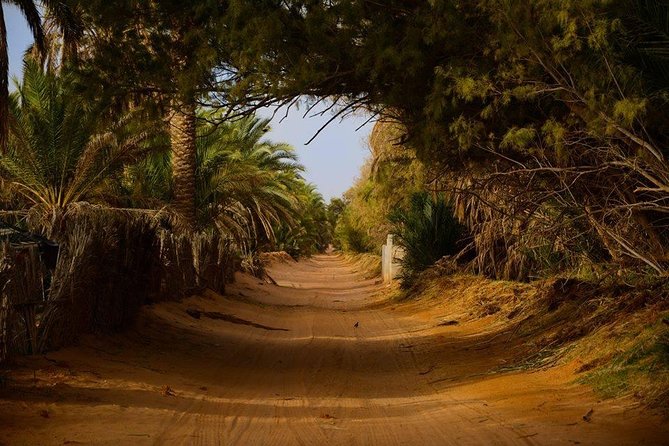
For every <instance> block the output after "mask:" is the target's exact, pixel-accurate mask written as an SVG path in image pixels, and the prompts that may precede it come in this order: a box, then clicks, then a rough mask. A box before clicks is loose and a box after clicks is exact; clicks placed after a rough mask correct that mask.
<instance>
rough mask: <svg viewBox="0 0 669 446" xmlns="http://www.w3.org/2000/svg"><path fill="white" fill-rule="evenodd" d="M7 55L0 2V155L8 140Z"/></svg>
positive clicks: (5, 32) (3, 151)
mask: <svg viewBox="0 0 669 446" xmlns="http://www.w3.org/2000/svg"><path fill="white" fill-rule="evenodd" d="M8 75H9V54H8V53H7V27H6V26H5V15H4V12H3V10H2V2H0V154H2V155H4V154H5V153H7V139H8V138H9V135H8V134H9V82H8V81H7V76H8Z"/></svg>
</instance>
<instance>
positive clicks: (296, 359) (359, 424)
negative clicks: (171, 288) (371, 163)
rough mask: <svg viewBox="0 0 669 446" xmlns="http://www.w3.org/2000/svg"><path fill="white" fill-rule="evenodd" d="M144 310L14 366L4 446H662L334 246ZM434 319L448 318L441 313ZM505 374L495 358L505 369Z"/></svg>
mask: <svg viewBox="0 0 669 446" xmlns="http://www.w3.org/2000/svg"><path fill="white" fill-rule="evenodd" d="M270 274H271V276H272V277H273V278H274V279H275V280H276V282H277V285H273V284H268V283H265V282H260V281H259V280H257V279H254V278H251V277H248V276H241V277H239V280H238V281H237V283H236V284H235V285H234V286H231V288H230V290H229V292H228V296H226V297H221V296H218V295H214V294H212V293H209V294H205V295H204V296H199V297H193V298H190V299H186V300H185V301H183V302H180V303H161V304H156V305H153V306H150V307H147V308H146V309H145V310H144V311H143V313H142V316H141V317H140V320H139V321H138V324H137V326H136V328H134V329H133V330H131V331H129V332H127V333H125V334H123V335H119V336H111V337H103V338H100V337H97V338H93V337H91V338H87V339H84V340H83V341H82V342H81V343H80V345H78V346H76V347H72V348H68V349H64V350H61V351H59V352H54V353H50V354H48V355H47V356H45V357H38V358H27V359H23V360H21V361H22V362H21V363H19V365H18V368H17V369H16V370H15V371H14V372H12V374H11V376H10V382H9V383H7V384H6V389H5V390H3V391H2V399H1V400H0V442H2V443H3V444H6V445H22V444H24V445H51V444H53V445H61V444H96V445H103V444H104V445H107V444H108V445H118V444H128V445H162V444H166V445H318V444H320V445H384V446H385V445H451V444H452V445H468V444H473V445H501V444H527V445H532V444H561V445H569V444H583V445H594V444H602V445H618V444H648V445H653V444H662V443H663V442H666V439H667V438H669V432H667V429H666V428H662V427H658V426H661V423H660V422H659V421H658V419H656V418H653V417H650V416H646V415H644V414H643V413H642V412H639V411H638V409H636V408H635V406H634V403H633V401H632V400H629V401H627V400H616V401H598V399H597V398H596V396H595V395H594V394H593V393H592V391H591V390H589V389H588V388H586V387H584V386H580V385H576V384H573V380H574V378H573V370H572V368H570V366H569V365H565V366H561V367H556V368H552V369H550V370H544V371H538V372H529V371H522V370H521V371H508V372H502V370H503V369H504V367H505V365H506V363H507V361H509V354H508V351H509V350H510V347H509V346H510V345H513V343H514V342H515V341H514V340H513V339H510V338H509V336H506V335H502V334H501V333H502V332H501V331H500V329H499V327H497V326H496V325H495V324H492V323H491V322H490V321H489V320H488V319H486V318H483V319H478V320H471V321H463V322H461V323H455V322H452V323H450V322H448V320H449V315H451V316H452V314H451V313H449V311H450V310H449V307H448V304H447V303H444V302H443V300H439V299H433V300H429V301H414V302H410V303H401V304H398V303H396V302H389V301H386V300H384V299H386V298H385V297H384V288H383V286H382V285H380V284H378V282H377V281H375V279H365V278H364V277H363V274H362V273H361V272H358V271H356V270H355V267H354V266H353V265H351V264H349V263H347V262H346V261H345V260H343V259H342V258H340V257H337V256H317V257H315V258H313V259H311V260H308V261H304V262H300V263H294V262H292V261H288V260H282V261H277V262H275V263H274V265H273V266H272V267H271V268H270ZM444 321H447V322H444ZM507 368H508V367H507Z"/></svg>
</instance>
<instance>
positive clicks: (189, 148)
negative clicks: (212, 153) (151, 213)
mask: <svg viewBox="0 0 669 446" xmlns="http://www.w3.org/2000/svg"><path fill="white" fill-rule="evenodd" d="M195 123H196V115H195V101H192V100H191V101H183V100H181V99H175V100H174V102H173V105H172V118H171V119H170V143H171V145H172V176H173V181H174V209H175V210H176V212H177V213H178V214H179V215H180V217H181V218H182V219H183V222H184V223H185V224H186V226H187V227H188V228H191V229H192V228H195V224H196V218H195V169H196V163H197V160H196V150H195V138H196V128H195Z"/></svg>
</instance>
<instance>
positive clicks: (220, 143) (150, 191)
mask: <svg viewBox="0 0 669 446" xmlns="http://www.w3.org/2000/svg"><path fill="white" fill-rule="evenodd" d="M216 120H217V119H216V117H215V116H211V115H207V116H201V119H199V120H198V122H200V123H201V125H200V126H199V127H198V129H197V135H198V136H197V139H196V158H195V164H196V169H195V176H194V185H195V210H196V215H195V222H196V225H195V227H197V228H198V229H207V228H216V229H217V230H219V231H220V232H221V233H224V234H227V235H232V236H234V238H235V239H237V240H238V241H243V240H250V239H253V240H271V239H273V237H274V232H273V229H274V227H275V226H276V225H277V224H278V222H280V221H283V222H288V223H290V222H294V221H295V216H296V214H297V212H298V210H299V205H298V204H299V203H298V198H297V196H296V192H297V191H298V186H299V183H301V182H302V179H301V177H300V172H301V171H302V166H300V165H299V164H298V163H297V158H296V155H295V153H294V152H293V150H292V148H291V147H290V146H288V145H286V144H275V143H272V142H269V141H266V140H264V139H263V137H264V135H265V133H266V131H267V125H268V121H267V120H261V119H258V118H256V117H247V118H244V119H240V120H238V121H234V122H225V123H222V124H218V125H213V124H205V123H206V122H211V121H216ZM172 157H174V150H172V152H171V153H170V152H164V153H155V154H152V155H150V156H149V157H148V158H147V159H145V160H143V161H142V162H141V163H138V164H137V165H136V166H134V167H132V168H129V169H128V170H127V172H126V179H125V184H124V188H125V190H126V193H127V194H128V195H130V196H131V197H132V199H133V200H134V205H139V206H153V207H158V206H161V203H163V204H164V203H165V202H166V201H167V202H172V203H174V202H175V201H176V199H177V192H176V187H175V183H176V180H177V179H176V178H175V177H176V174H175V173H174V172H172V174H170V166H171V165H174V162H173V161H171V158H172ZM177 213H178V211H177Z"/></svg>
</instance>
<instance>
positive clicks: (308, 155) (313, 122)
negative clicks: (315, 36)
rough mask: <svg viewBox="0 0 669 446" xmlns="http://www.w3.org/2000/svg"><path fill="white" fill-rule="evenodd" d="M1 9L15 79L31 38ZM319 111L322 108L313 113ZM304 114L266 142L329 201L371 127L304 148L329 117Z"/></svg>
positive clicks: (347, 128) (343, 184) (8, 9)
mask: <svg viewBox="0 0 669 446" xmlns="http://www.w3.org/2000/svg"><path fill="white" fill-rule="evenodd" d="M2 8H3V10H4V12H5V21H6V23H7V31H8V46H9V72H10V76H16V75H18V74H19V73H20V72H21V63H22V62H21V61H22V57H23V52H24V51H25V49H26V48H27V47H28V46H29V45H30V44H31V43H32V38H31V36H30V31H29V30H28V27H27V26H26V23H25V20H24V19H23V16H22V15H21V14H20V12H19V11H18V9H16V7H14V6H10V5H7V4H6V3H3V4H2ZM319 110H322V108H321V109H316V110H314V112H317V111H319ZM260 114H261V115H262V116H265V117H268V118H269V117H270V116H271V115H272V110H264V111H262V112H261V113H260ZM303 114H304V109H301V110H295V109H293V110H292V111H291V112H290V113H289V114H288V117H287V118H286V119H283V120H282V122H279V121H280V120H281V118H282V117H283V116H284V113H277V115H276V117H275V119H274V120H273V121H272V124H271V127H272V131H271V132H269V133H268V138H269V139H271V140H273V141H275V142H287V143H289V144H291V145H292V146H293V147H295V149H296V151H297V152H298V154H299V157H300V162H301V163H302V164H304V166H305V167H306V172H305V174H304V176H305V178H306V179H307V181H309V182H311V183H313V184H315V185H316V186H317V187H318V190H319V191H320V192H321V194H323V197H324V198H325V199H326V200H329V199H330V198H332V197H336V196H339V195H341V194H342V193H343V192H344V191H345V190H346V189H348V188H349V187H350V186H351V184H353V181H354V179H355V178H356V177H357V175H358V172H359V170H360V166H362V163H363V161H364V159H365V158H366V157H367V155H368V154H369V151H368V149H367V138H368V136H369V133H370V132H371V129H372V125H373V124H367V125H365V126H364V127H363V128H362V129H360V130H358V131H357V132H356V129H357V128H358V127H359V126H360V125H362V124H363V123H364V122H365V121H366V120H367V117H365V116H349V117H347V118H346V119H344V120H343V121H341V122H340V121H339V120H336V121H333V122H332V123H331V124H330V125H329V126H328V127H327V128H326V129H325V130H323V131H322V132H321V133H320V134H319V135H318V137H317V138H316V139H315V140H314V141H313V142H311V143H310V144H309V145H308V146H306V145H305V143H306V142H307V141H309V139H311V137H312V136H313V135H314V134H315V133H316V132H317V131H318V129H319V128H320V127H321V126H322V125H323V124H325V122H327V121H328V119H330V118H331V116H332V115H328V114H326V115H325V116H316V117H312V118H305V119H303V118H302V115H303ZM312 114H313V113H312Z"/></svg>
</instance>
